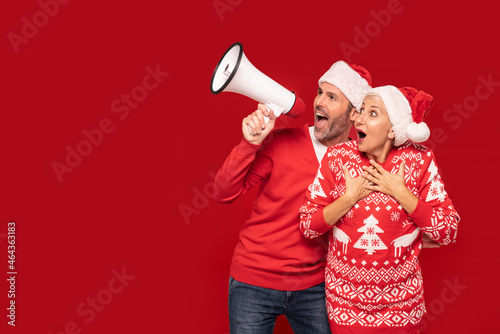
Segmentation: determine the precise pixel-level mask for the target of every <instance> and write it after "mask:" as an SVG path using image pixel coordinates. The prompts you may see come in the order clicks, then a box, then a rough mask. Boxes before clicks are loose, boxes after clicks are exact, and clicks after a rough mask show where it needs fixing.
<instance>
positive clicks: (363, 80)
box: [319, 60, 372, 110]
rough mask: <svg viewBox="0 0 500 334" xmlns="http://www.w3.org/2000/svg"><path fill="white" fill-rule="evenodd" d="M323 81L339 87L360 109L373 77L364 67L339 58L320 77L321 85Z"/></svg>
mask: <svg viewBox="0 0 500 334" xmlns="http://www.w3.org/2000/svg"><path fill="white" fill-rule="evenodd" d="M323 82H327V83H329V84H331V85H334V86H335V87H337V88H338V89H339V90H340V91H341V92H342V94H344V95H345V97H346V98H347V99H348V100H349V102H351V103H352V105H353V106H354V107H356V109H358V110H359V108H360V107H361V104H362V103H363V98H364V97H365V95H366V93H367V92H368V91H369V90H370V88H371V84H372V77H371V75H370V73H369V72H368V71H367V70H366V69H365V68H364V67H362V66H359V65H355V64H347V63H346V62H345V61H342V60H339V61H337V62H335V63H334V64H333V65H332V66H331V67H330V69H329V70H328V71H326V73H325V74H323V76H322V77H321V78H320V79H319V84H320V85H321V84H322V83H323Z"/></svg>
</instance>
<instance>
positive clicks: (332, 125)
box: [314, 113, 349, 141]
mask: <svg viewBox="0 0 500 334" xmlns="http://www.w3.org/2000/svg"><path fill="white" fill-rule="evenodd" d="M348 121H349V113H345V114H344V115H340V116H338V117H336V118H334V119H331V120H330V121H329V124H328V127H327V130H326V131H324V132H319V130H318V129H317V128H316V126H315V127H314V135H315V136H316V138H317V139H318V140H321V141H330V140H332V139H334V138H336V137H338V136H339V135H340V134H342V133H344V132H345V131H346V130H347V124H348V123H349V122H348Z"/></svg>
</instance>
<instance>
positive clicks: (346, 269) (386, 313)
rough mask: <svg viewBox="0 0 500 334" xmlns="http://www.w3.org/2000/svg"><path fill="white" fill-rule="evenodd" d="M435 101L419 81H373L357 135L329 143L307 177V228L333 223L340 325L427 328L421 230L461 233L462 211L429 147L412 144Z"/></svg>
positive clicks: (334, 306) (331, 290)
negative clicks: (309, 181)
mask: <svg viewBox="0 0 500 334" xmlns="http://www.w3.org/2000/svg"><path fill="white" fill-rule="evenodd" d="M431 106H432V97H431V96H430V95H428V94H426V93H424V92H422V91H417V90H416V89H414V88H409V87H406V88H402V89H397V88H396V87H394V86H383V87H377V88H373V89H372V90H371V91H370V92H369V93H368V94H367V96H366V97H365V99H364V102H363V105H362V107H361V109H360V112H359V114H358V115H355V114H353V115H352V118H353V120H354V126H355V128H356V131H357V133H358V140H357V141H350V142H347V143H343V144H339V145H335V146H332V147H330V148H329V149H328V151H327V153H326V154H325V156H324V158H323V161H322V162H321V166H320V168H319V170H318V173H317V175H316V178H315V180H314V182H313V183H312V184H311V185H310V186H309V189H308V191H307V195H306V197H307V198H306V202H305V203H304V205H303V206H302V207H301V208H300V214H301V219H300V228H301V231H302V232H303V234H304V235H305V236H306V237H308V238H314V237H317V236H319V235H322V234H323V233H326V232H327V231H328V232H329V251H328V259H327V266H326V272H325V283H326V296H327V311H328V316H329V319H330V327H331V329H332V332H333V333H419V332H420V327H421V322H422V317H423V315H424V314H425V305H424V298H423V283H422V275H421V272H420V265H419V262H418V256H419V253H420V249H421V247H422V234H423V233H424V232H425V233H426V234H427V235H428V236H430V237H431V238H432V239H433V240H435V241H437V242H439V243H441V244H449V243H451V242H455V238H456V233H457V226H458V221H459V219H460V218H459V216H458V214H457V212H456V211H455V209H454V208H453V205H452V203H451V200H450V199H449V198H448V195H447V193H446V191H445V190H444V184H443V181H442V179H441V177H440V176H439V174H438V168H437V165H436V162H435V159H434V155H433V153H432V151H431V150H430V149H428V148H426V147H424V146H421V145H418V144H415V143H417V142H423V141H425V140H427V138H428V137H429V135H430V131H429V129H428V127H427V125H425V123H423V122H422V120H423V118H424V116H425V115H426V114H427V112H428V111H429V109H430V107H431ZM354 118H355V119H354Z"/></svg>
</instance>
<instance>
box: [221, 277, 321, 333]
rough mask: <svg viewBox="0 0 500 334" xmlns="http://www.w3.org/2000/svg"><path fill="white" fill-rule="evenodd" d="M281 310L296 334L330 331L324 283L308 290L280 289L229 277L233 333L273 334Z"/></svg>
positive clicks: (230, 322) (230, 314) (231, 327)
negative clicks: (262, 286) (263, 286)
mask: <svg viewBox="0 0 500 334" xmlns="http://www.w3.org/2000/svg"><path fill="white" fill-rule="evenodd" d="M282 314H283V315H285V316H286V318H287V320H288V323H289V324H290V326H291V327H292V329H293V331H294V332H295V333H296V334H309V333H314V334H323V333H325V334H331V332H330V325H329V324H328V316H327V314H326V302H325V284H324V283H321V284H318V285H316V286H313V287H311V288H309V289H305V290H299V291H281V290H273V289H267V288H261V287H258V286H255V285H250V284H246V283H242V282H239V281H237V280H235V279H233V278H232V277H230V278H229V327H230V329H231V334H272V333H273V329H274V324H275V322H276V317H277V316H279V315H282Z"/></svg>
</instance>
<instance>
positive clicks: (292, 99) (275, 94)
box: [210, 42, 305, 132]
mask: <svg viewBox="0 0 500 334" xmlns="http://www.w3.org/2000/svg"><path fill="white" fill-rule="evenodd" d="M210 91H211V92H212V94H219V93H221V92H234V93H239V94H242V95H245V96H247V97H249V98H251V99H253V100H255V101H257V102H260V103H264V104H265V105H266V106H267V108H268V109H270V110H271V109H272V110H273V111H274V115H275V116H276V117H278V116H280V115H281V114H286V115H287V116H290V117H297V116H299V115H300V114H302V112H303V111H304V110H305V104H304V101H302V99H300V98H299V97H298V96H296V95H295V94H294V93H293V92H291V91H289V90H288V89H286V88H284V87H283V86H281V85H280V84H278V83H277V82H276V81H274V80H272V79H271V78H269V77H268V76H266V75H265V74H263V73H262V72H261V71H259V70H258V69H257V68H255V67H254V66H253V65H252V63H250V61H248V59H247V57H246V56H245V54H244V53H243V45H242V44H241V43H238V42H237V43H234V44H233V45H231V46H230V47H229V48H228V49H227V50H226V52H225V53H224V54H223V55H222V57H221V59H220V60H219V63H218V64H217V67H215V70H214V74H213V75H212V81H211V83H210ZM264 118H265V121H266V124H267V122H268V121H269V118H268V117H264ZM250 132H252V131H250Z"/></svg>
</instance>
